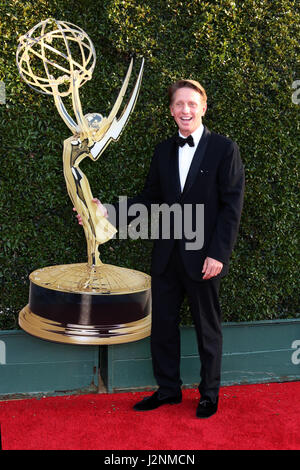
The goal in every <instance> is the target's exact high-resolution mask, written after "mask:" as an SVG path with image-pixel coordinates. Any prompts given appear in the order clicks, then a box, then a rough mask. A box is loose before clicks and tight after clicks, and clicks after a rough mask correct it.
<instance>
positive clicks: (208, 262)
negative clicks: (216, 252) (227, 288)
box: [202, 257, 223, 279]
mask: <svg viewBox="0 0 300 470" xmlns="http://www.w3.org/2000/svg"><path fill="white" fill-rule="evenodd" d="M222 268H223V263H221V261H217V260H216V259H213V258H209V257H207V258H205V260H204V264H203V269H202V272H203V273H204V276H203V279H210V278H212V277H215V276H217V275H218V274H220V272H221V271H222Z"/></svg>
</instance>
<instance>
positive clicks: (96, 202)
mask: <svg viewBox="0 0 300 470" xmlns="http://www.w3.org/2000/svg"><path fill="white" fill-rule="evenodd" d="M92 201H93V202H94V203H95V204H97V206H98V209H99V210H100V212H101V214H102V215H103V217H106V218H107V217H108V213H107V209H106V208H105V207H104V205H103V204H102V203H101V202H100V201H99V199H97V198H94V199H92ZM73 211H75V212H77V210H76V209H75V207H73ZM76 217H77V220H78V223H79V225H83V223H82V218H81V215H80V214H77V215H76Z"/></svg>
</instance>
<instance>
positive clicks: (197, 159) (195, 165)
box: [177, 126, 211, 197]
mask: <svg viewBox="0 0 300 470" xmlns="http://www.w3.org/2000/svg"><path fill="white" fill-rule="evenodd" d="M210 135H211V132H210V131H209V130H208V129H207V127H206V126H204V130H203V134H202V136H201V139H200V141H199V144H198V146H197V148H196V151H195V154H194V156H193V160H192V163H191V166H190V169H189V172H188V175H187V178H186V182H185V185H184V188H183V191H182V194H181V197H184V196H185V194H186V193H187V192H188V191H189V189H190V188H191V187H192V185H193V183H194V181H195V178H196V176H197V174H198V172H199V170H200V166H201V163H202V161H203V158H204V155H205V152H206V149H207V144H208V141H209V138H210ZM177 153H178V152H177ZM177 161H178V157H177ZM177 173H179V170H178V164H177ZM178 179H179V175H178Z"/></svg>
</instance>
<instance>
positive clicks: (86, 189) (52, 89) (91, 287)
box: [17, 19, 151, 344]
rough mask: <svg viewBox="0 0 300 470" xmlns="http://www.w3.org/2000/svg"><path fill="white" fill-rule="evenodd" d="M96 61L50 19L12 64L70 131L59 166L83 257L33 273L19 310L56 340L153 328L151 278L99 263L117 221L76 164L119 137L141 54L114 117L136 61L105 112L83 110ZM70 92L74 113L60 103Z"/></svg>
mask: <svg viewBox="0 0 300 470" xmlns="http://www.w3.org/2000/svg"><path fill="white" fill-rule="evenodd" d="M95 61H96V54H95V50H94V46H93V44H92V42H91V40H90V38H89V37H88V35H87V34H86V33H85V32H84V31H83V30H82V29H81V28H79V27H78V26H75V25H73V24H72V23H68V22H65V21H57V20H54V19H47V20H45V21H41V22H40V23H38V24H37V25H36V26H34V27H33V28H32V29H31V30H30V31H29V32H28V33H27V34H25V35H24V36H22V37H21V38H20V39H19V46H18V50H17V65H18V69H19V72H20V75H21V77H22V78H23V79H24V80H25V81H26V82H27V84H28V85H29V86H31V87H32V88H33V89H34V90H36V91H38V92H40V93H43V94H46V95H52V96H53V97H54V101H55V105H56V108H57V110H58V112H59V114H60V116H61V118H62V119H63V121H64V122H65V123H66V125H67V126H68V128H69V129H70V130H71V132H72V134H73V135H72V136H71V137H70V138H68V139H66V140H65V141H64V150H63V168H64V176H65V180H66V185H67V190H68V194H69V196H70V199H71V201H72V204H73V206H74V207H75V209H76V210H77V212H78V214H80V215H81V218H82V221H83V229H84V233H85V237H86V241H87V253H88V261H87V263H86V264H84V263H79V264H70V265H59V266H49V267H45V268H41V269H37V270H36V271H34V272H32V273H31V274H30V276H29V279H30V293H29V303H28V305H26V307H24V308H23V309H22V310H21V312H20V314H19V324H20V326H21V327H22V328H23V329H24V330H25V331H27V332H28V333H30V334H32V335H34V336H37V337H39V338H43V339H46V340H50V341H55V342H61V343H72V344H114V343H125V342H130V341H136V340H139V339H141V338H145V337H146V336H149V334H150V325H151V294H150V284H151V278H150V276H148V275H147V274H144V273H141V272H139V271H135V270H132V269H126V268H121V267H117V266H112V265H109V264H104V263H102V262H101V260H100V258H99V252H98V247H99V245H100V244H102V243H105V242H106V241H108V240H110V239H111V238H112V237H113V236H114V234H115V233H116V228H115V227H114V226H113V225H112V224H111V223H110V222H109V221H108V220H107V219H106V218H105V217H104V216H103V215H102V213H101V211H100V210H99V209H98V206H97V205H96V204H95V203H94V202H92V199H93V195H92V192H91V189H90V185H89V182H88V179H87V177H86V176H85V174H84V173H83V172H82V171H81V170H80V168H79V164H80V162H81V161H82V160H83V159H84V158H86V157H89V158H90V159H91V160H93V161H96V160H98V158H99V157H100V155H101V154H102V152H103V151H104V150H105V148H106V147H107V145H108V144H109V143H110V142H111V141H112V140H114V141H117V140H118V138H119V137H120V134H121V132H122V130H123V129H124V127H125V125H126V124H127V122H128V119H129V116H130V114H131V112H132V111H133V109H134V106H135V103H136V101H137V97H138V93H139V89H140V85H141V81H142V73H143V66H144V60H142V64H141V67H140V71H139V75H138V78H137V80H136V83H135V86H134V89H133V91H132V94H131V97H130V99H129V101H128V103H127V105H126V106H125V107H124V109H123V111H122V113H121V115H120V117H119V118H117V114H118V112H119V110H120V107H121V103H122V100H123V97H124V95H125V93H126V90H127V87H128V83H129V79H130V76H131V72H132V67H133V60H131V62H130V65H129V68H128V71H127V74H126V77H125V79H124V82H123V85H122V87H121V90H120V92H119V95H118V98H117V100H116V102H115V104H114V106H113V108H112V110H111V112H110V114H109V116H108V117H103V116H102V115H101V114H99V113H90V114H86V115H83V112H82V107H81V102H80V99H79V88H80V87H81V86H82V85H84V84H85V83H86V82H87V81H88V80H90V79H91V78H92V73H93V70H94V67H95ZM69 95H70V96H71V98H72V108H73V113H74V116H73V118H72V117H71V116H70V114H69V113H68V111H67V109H66V107H65V105H64V103H63V98H64V97H67V96H69Z"/></svg>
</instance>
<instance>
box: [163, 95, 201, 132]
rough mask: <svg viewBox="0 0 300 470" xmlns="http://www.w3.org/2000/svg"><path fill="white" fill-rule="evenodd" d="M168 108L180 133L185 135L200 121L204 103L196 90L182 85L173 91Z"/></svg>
mask: <svg viewBox="0 0 300 470" xmlns="http://www.w3.org/2000/svg"><path fill="white" fill-rule="evenodd" d="M170 110H171V114H172V116H173V117H174V119H175V121H176V124H177V126H178V128H179V130H180V132H181V134H182V135H183V136H184V137H187V136H189V135H190V134H192V133H193V132H194V131H195V130H196V129H198V127H199V126H200V124H201V123H202V116H204V114H205V111H206V103H205V101H204V100H203V99H202V96H201V95H200V93H198V92H197V91H196V90H193V89H192V88H188V87H184V88H179V89H178V90H177V91H175V93H174V95H173V101H172V103H171V105H170Z"/></svg>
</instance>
